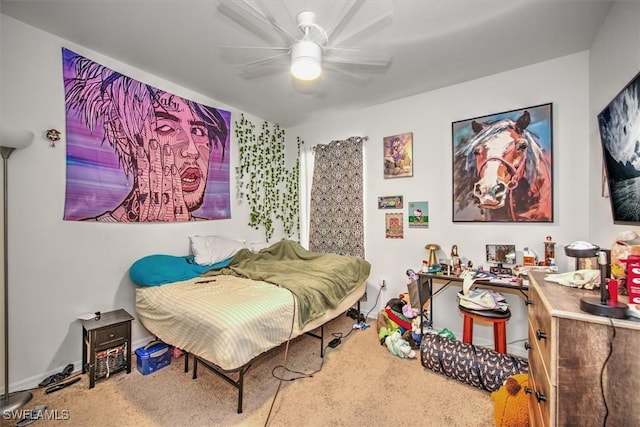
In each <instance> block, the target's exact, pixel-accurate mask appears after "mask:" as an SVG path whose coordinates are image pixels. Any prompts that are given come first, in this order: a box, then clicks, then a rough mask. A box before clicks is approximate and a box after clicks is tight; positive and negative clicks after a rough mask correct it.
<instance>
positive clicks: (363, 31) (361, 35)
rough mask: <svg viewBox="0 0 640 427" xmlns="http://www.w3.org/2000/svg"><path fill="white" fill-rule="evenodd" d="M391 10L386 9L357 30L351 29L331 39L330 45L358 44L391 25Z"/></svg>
mask: <svg viewBox="0 0 640 427" xmlns="http://www.w3.org/2000/svg"><path fill="white" fill-rule="evenodd" d="M391 14H392V12H391V11H387V13H385V14H384V15H381V16H380V17H378V18H376V19H375V20H373V21H372V22H370V23H368V24H367V25H365V26H364V27H361V28H359V29H357V30H354V31H351V32H350V33H348V34H346V35H344V36H343V37H341V38H339V39H336V40H333V41H332V42H331V45H332V46H337V45H345V44H351V45H354V44H358V42H360V41H362V40H364V39H366V38H367V37H368V36H370V35H372V34H375V33H377V32H378V31H380V30H382V29H383V28H385V27H387V26H389V25H391V23H392V22H393V20H392V19H391Z"/></svg>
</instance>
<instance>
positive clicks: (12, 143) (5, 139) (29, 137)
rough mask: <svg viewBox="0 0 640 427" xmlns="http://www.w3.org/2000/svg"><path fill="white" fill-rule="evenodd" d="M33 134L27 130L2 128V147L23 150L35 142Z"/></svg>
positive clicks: (0, 141) (0, 138) (0, 143)
mask: <svg viewBox="0 0 640 427" xmlns="http://www.w3.org/2000/svg"><path fill="white" fill-rule="evenodd" d="M33 137H34V134H33V132H31V131H29V130H26V129H18V128H8V127H4V126H3V127H2V132H1V133H0V146H1V147H8V148H15V149H17V150H21V149H23V148H27V147H28V146H29V145H31V143H32V142H33Z"/></svg>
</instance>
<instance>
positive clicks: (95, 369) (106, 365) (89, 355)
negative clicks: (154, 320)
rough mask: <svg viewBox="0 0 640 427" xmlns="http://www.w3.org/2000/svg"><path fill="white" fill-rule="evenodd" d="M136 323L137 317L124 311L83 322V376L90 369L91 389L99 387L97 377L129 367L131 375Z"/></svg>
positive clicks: (111, 312)
mask: <svg viewBox="0 0 640 427" xmlns="http://www.w3.org/2000/svg"><path fill="white" fill-rule="evenodd" d="M132 320H133V316H131V315H130V314H129V313H127V312H126V311H125V310H123V309H120V310H115V311H109V312H107V313H102V314H101V315H100V318H97V319H90V320H81V322H82V373H83V374H84V373H85V372H87V370H89V388H93V387H94V386H95V380H96V377H98V378H102V377H105V376H109V375H111V374H112V373H114V372H118V371H120V370H122V369H125V368H126V370H127V374H129V373H131V348H130V347H131V321H132ZM109 357H111V360H109ZM87 359H88V362H87Z"/></svg>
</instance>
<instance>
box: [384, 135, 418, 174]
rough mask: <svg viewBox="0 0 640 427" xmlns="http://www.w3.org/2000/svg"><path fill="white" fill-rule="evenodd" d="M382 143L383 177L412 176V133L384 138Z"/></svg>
mask: <svg viewBox="0 0 640 427" xmlns="http://www.w3.org/2000/svg"><path fill="white" fill-rule="evenodd" d="M383 142H384V177H385V179H386V178H401V177H406V176H413V132H408V133H402V134H400V135H393V136H386V137H384V138H383Z"/></svg>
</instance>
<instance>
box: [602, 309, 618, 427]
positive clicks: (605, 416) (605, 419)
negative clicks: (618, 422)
mask: <svg viewBox="0 0 640 427" xmlns="http://www.w3.org/2000/svg"><path fill="white" fill-rule="evenodd" d="M609 323H611V330H612V331H613V333H612V335H611V339H610V340H609V354H607V358H606V359H604V363H602V368H601V369H600V394H601V396H602V403H604V420H603V421H602V425H603V427H604V426H606V425H607V418H609V405H607V396H605V394H604V371H605V368H606V366H607V363H608V362H609V359H610V358H611V355H612V354H613V340H615V338H616V327H615V326H614V325H613V320H612V319H611V318H609Z"/></svg>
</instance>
